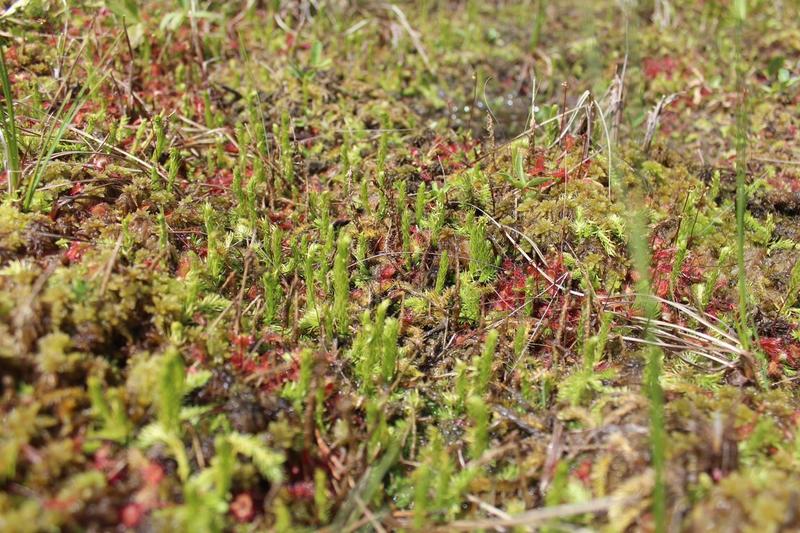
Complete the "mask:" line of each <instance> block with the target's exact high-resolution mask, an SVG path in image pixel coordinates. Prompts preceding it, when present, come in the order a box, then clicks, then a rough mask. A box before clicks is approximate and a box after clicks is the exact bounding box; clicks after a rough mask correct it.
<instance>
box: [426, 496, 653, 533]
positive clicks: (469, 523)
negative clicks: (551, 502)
mask: <svg viewBox="0 0 800 533" xmlns="http://www.w3.org/2000/svg"><path fill="white" fill-rule="evenodd" d="M636 500H637V498H614V497H607V498H598V499H596V500H592V501H589V502H585V503H568V504H564V505H556V506H553V507H544V508H541V509H534V510H532V511H527V512H524V513H522V514H518V515H516V516H512V517H510V518H496V519H486V520H458V521H455V522H450V523H449V524H447V525H446V526H444V527H443V528H440V529H439V531H476V530H479V529H489V528H497V527H515V526H523V527H524V526H538V525H541V524H543V523H545V522H549V521H550V520H558V519H562V518H569V517H572V516H576V515H581V514H587V513H605V512H608V510H609V509H611V508H612V507H614V506H616V505H625V504H629V503H633V502H634V501H636Z"/></svg>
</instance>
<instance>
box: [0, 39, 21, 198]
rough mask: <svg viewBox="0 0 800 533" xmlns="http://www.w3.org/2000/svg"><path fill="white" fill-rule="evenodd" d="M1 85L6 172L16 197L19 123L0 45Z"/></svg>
mask: <svg viewBox="0 0 800 533" xmlns="http://www.w3.org/2000/svg"><path fill="white" fill-rule="evenodd" d="M0 83H2V85H3V99H5V103H6V105H5V114H4V116H3V123H2V130H3V143H4V145H5V152H6V153H5V158H6V170H7V171H8V195H9V196H10V197H12V198H13V197H14V195H16V193H17V187H18V186H19V145H18V144H17V121H16V118H15V116H14V98H13V95H12V94H11V82H10V81H9V79H8V69H7V68H6V52H5V48H3V46H2V45H0Z"/></svg>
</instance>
